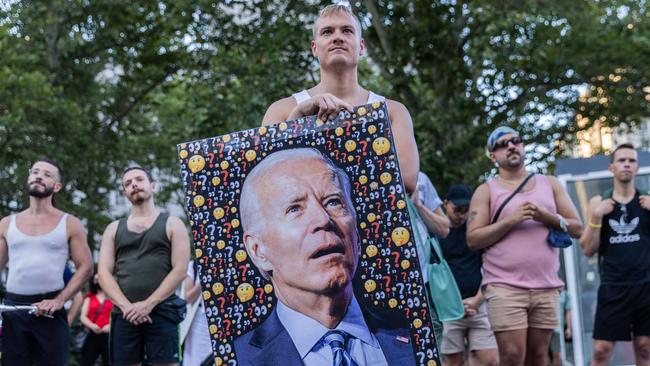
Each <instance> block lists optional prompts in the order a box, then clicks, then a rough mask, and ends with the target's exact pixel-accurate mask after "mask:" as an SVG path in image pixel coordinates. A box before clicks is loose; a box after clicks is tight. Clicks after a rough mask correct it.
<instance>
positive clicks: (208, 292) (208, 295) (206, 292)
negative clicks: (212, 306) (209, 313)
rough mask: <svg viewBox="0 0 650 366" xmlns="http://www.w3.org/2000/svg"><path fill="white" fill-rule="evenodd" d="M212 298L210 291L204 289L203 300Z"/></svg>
mask: <svg viewBox="0 0 650 366" xmlns="http://www.w3.org/2000/svg"><path fill="white" fill-rule="evenodd" d="M209 298H210V291H203V300H205V301H208V299H209Z"/></svg>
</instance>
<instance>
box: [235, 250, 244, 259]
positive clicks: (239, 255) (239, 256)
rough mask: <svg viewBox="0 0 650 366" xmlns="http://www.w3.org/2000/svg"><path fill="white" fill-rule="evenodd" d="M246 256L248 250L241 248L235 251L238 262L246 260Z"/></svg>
mask: <svg viewBox="0 0 650 366" xmlns="http://www.w3.org/2000/svg"><path fill="white" fill-rule="evenodd" d="M246 257H247V255H246V251H245V250H243V249H240V250H238V251H237V252H236V253H235V259H237V262H243V261H245V260H246Z"/></svg>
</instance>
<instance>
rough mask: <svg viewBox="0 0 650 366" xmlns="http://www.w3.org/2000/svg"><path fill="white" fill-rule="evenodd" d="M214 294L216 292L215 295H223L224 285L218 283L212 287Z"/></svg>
mask: <svg viewBox="0 0 650 366" xmlns="http://www.w3.org/2000/svg"><path fill="white" fill-rule="evenodd" d="M212 292H214V294H215V295H221V293H223V283H221V282H217V283H215V284H214V285H212Z"/></svg>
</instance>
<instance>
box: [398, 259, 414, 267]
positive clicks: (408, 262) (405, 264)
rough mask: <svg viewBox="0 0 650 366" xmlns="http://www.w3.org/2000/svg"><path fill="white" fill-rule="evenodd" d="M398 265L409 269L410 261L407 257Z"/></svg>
mask: <svg viewBox="0 0 650 366" xmlns="http://www.w3.org/2000/svg"><path fill="white" fill-rule="evenodd" d="M399 265H400V267H402V269H409V267H411V262H410V261H409V260H408V259H403V260H402V261H401V262H400V263H399Z"/></svg>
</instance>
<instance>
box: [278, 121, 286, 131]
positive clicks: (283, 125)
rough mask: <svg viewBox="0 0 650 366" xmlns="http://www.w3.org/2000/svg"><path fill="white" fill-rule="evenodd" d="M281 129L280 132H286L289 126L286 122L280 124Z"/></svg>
mask: <svg viewBox="0 0 650 366" xmlns="http://www.w3.org/2000/svg"><path fill="white" fill-rule="evenodd" d="M279 127H280V131H284V130H286V129H287V127H288V126H287V123H286V122H282V123H280V126H279Z"/></svg>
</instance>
